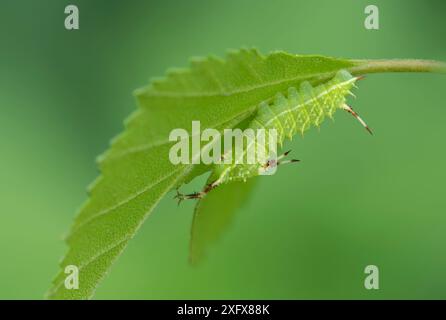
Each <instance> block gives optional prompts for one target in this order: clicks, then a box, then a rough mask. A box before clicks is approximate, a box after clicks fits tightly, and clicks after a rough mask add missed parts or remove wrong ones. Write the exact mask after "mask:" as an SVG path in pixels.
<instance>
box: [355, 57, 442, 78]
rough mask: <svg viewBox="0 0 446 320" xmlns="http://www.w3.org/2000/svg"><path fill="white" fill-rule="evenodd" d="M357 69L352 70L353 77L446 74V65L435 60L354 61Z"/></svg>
mask: <svg viewBox="0 0 446 320" xmlns="http://www.w3.org/2000/svg"><path fill="white" fill-rule="evenodd" d="M352 61H353V62H355V63H357V64H358V65H357V66H356V67H353V68H350V69H349V71H350V72H351V73H352V74H353V75H362V74H366V73H381V72H434V73H446V63H444V62H440V61H434V60H416V59H402V60H400V59H395V60H352Z"/></svg>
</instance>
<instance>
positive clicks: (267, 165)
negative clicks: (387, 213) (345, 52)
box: [176, 70, 371, 201]
mask: <svg viewBox="0 0 446 320" xmlns="http://www.w3.org/2000/svg"><path fill="white" fill-rule="evenodd" d="M359 79H360V77H353V76H352V75H351V74H350V73H348V72H347V71H344V70H342V71H339V72H338V73H337V74H336V76H335V77H334V78H332V79H331V80H329V81H327V82H325V83H323V84H320V85H318V86H316V87H313V86H311V84H310V83H309V82H303V83H302V84H301V86H300V87H299V88H298V89H297V88H295V87H290V88H289V89H288V91H287V92H286V94H283V93H277V94H276V96H275V97H274V98H273V99H272V102H271V103H268V102H262V103H260V104H259V107H258V110H257V113H256V115H255V116H254V118H253V119H252V120H251V122H250V124H249V125H248V128H250V129H253V130H254V132H256V133H257V135H256V139H254V140H253V141H254V142H251V145H249V144H248V145H247V146H246V147H244V150H243V154H242V155H241V156H242V157H244V156H245V155H246V153H247V150H248V149H249V148H253V147H255V148H259V145H257V144H258V141H259V139H258V138H261V137H260V136H259V134H260V132H264V133H265V134H264V135H265V136H264V137H263V138H264V139H265V141H268V139H270V138H271V137H270V135H271V133H270V132H275V133H276V137H275V138H276V141H277V144H278V145H279V146H282V144H283V142H284V141H285V139H292V137H293V136H294V135H296V134H300V135H303V134H304V132H305V131H307V130H309V129H310V128H311V127H319V126H320V125H321V124H322V122H323V121H324V120H325V119H326V118H332V117H333V115H334V113H335V112H336V110H338V109H342V110H345V111H347V112H349V113H350V114H352V115H353V116H354V117H355V118H357V119H358V121H360V122H361V123H362V124H363V126H364V127H365V128H366V129H367V130H369V132H371V131H370V129H369V128H368V126H367V125H366V124H365V122H364V121H363V120H362V119H361V118H360V117H359V116H358V115H357V113H355V112H354V111H353V109H352V108H351V107H349V106H348V105H347V104H346V97H347V95H352V92H351V90H352V88H353V87H356V86H355V82H356V81H357V80H359ZM257 129H264V130H257ZM270 129H273V130H272V131H271V130H270ZM252 144H255V145H252ZM263 148H264V150H263V151H264V152H265V154H268V155H269V157H268V159H266V160H265V161H258V162H255V163H251V164H250V163H246V162H243V161H240V160H243V159H233V161H232V162H231V163H230V164H225V163H222V164H214V165H213V168H212V173H211V176H210V178H209V180H208V181H212V182H210V183H209V184H207V185H206V186H205V188H204V189H203V190H202V191H201V192H196V193H192V194H189V195H182V194H180V193H178V194H177V196H176V198H178V199H179V201H181V200H183V199H198V198H202V197H203V196H204V195H206V194H207V193H208V192H210V191H211V190H212V189H214V188H215V187H217V186H219V185H221V184H225V183H230V182H233V181H246V180H247V179H249V178H251V177H255V176H258V175H263V174H265V172H267V171H268V170H272V169H274V170H275V169H276V168H277V167H278V166H279V165H281V164H285V163H291V162H298V160H296V159H293V160H283V158H284V157H285V156H287V155H288V153H289V152H286V153H284V154H283V155H281V156H279V157H277V155H274V154H273V155H271V153H272V150H271V149H270V148H269V144H268V143H266V144H264V145H263ZM256 151H258V150H257V149H256Z"/></svg>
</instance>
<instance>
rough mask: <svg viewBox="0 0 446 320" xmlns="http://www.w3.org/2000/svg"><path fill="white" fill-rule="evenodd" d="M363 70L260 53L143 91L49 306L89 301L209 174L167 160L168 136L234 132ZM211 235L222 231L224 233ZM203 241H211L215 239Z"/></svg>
mask: <svg viewBox="0 0 446 320" xmlns="http://www.w3.org/2000/svg"><path fill="white" fill-rule="evenodd" d="M361 63H362V62H358V61H349V60H340V59H334V58H328V57H323V56H298V55H292V54H287V53H284V52H277V53H272V54H270V55H268V56H262V55H260V54H259V53H258V52H257V51H255V50H241V51H237V52H231V53H229V54H228V56H227V58H226V60H220V59H217V58H214V57H209V58H206V59H200V60H194V61H193V62H192V63H191V66H190V69H187V70H177V71H171V72H169V73H168V75H167V77H166V78H164V79H160V80H154V81H152V83H151V84H150V85H149V86H148V87H147V88H144V89H141V90H138V91H137V92H136V96H137V99H138V103H139V108H138V110H137V111H136V112H135V113H134V114H133V115H132V116H130V118H129V119H128V120H127V121H126V126H125V131H124V132H123V133H122V134H121V135H120V136H118V137H117V138H116V139H114V140H113V142H112V144H111V147H110V149H109V150H108V151H107V152H106V153H105V154H104V155H103V156H102V157H101V158H100V159H99V161H98V162H99V168H100V171H101V176H100V177H99V178H98V179H97V180H96V181H95V183H93V185H92V186H91V187H90V189H89V195H90V196H89V199H88V201H87V202H86V203H85V204H84V206H83V207H82V208H81V210H80V212H79V213H78V215H77V217H76V219H75V221H74V223H73V225H72V227H71V230H70V232H69V235H68V237H67V239H66V242H67V244H68V247H69V249H68V253H67V254H66V256H65V257H64V259H63V260H62V262H61V264H60V267H61V271H60V273H59V274H58V275H57V277H56V278H55V280H54V283H53V286H52V288H51V289H50V291H49V293H48V296H49V298H52V299H88V298H91V297H92V296H93V294H94V291H95V288H96V287H97V285H98V283H99V282H100V280H101V279H102V278H103V277H104V276H105V274H106V273H107V272H108V271H109V269H110V267H111V265H112V264H113V262H114V261H115V259H116V258H117V257H118V256H119V255H120V254H121V253H122V251H123V250H124V249H125V247H126V245H127V243H128V241H129V240H130V239H131V238H132V237H133V236H134V235H135V233H136V232H137V230H138V229H139V227H140V226H141V224H142V223H143V222H144V220H145V219H146V218H147V217H148V216H149V214H150V213H151V212H152V210H153V209H154V208H155V207H156V205H157V203H158V202H159V201H160V200H161V199H162V198H163V196H164V195H165V194H166V193H167V192H169V191H170V190H171V189H173V188H174V187H176V186H179V185H181V184H182V183H184V182H187V181H189V180H191V179H193V178H194V177H195V176H196V175H198V174H199V173H202V172H204V171H206V168H203V167H193V166H191V165H178V166H174V165H172V164H171V163H170V161H169V159H168V154H169V149H170V147H171V145H172V144H173V143H170V142H169V141H168V136H169V133H170V131H171V130H172V129H174V128H185V129H190V126H191V122H192V120H199V121H200V122H201V127H202V129H205V128H216V129H218V130H223V129H224V128H232V127H234V126H236V125H237V124H238V123H240V122H241V121H243V120H244V119H246V118H247V117H248V116H249V115H251V114H252V113H253V112H254V111H255V110H256V108H257V106H258V104H259V103H260V102H261V101H270V99H272V97H273V96H274V95H275V94H276V93H278V92H285V91H286V90H287V89H288V88H289V87H291V86H295V87H298V86H299V85H300V83H301V82H303V81H305V80H308V81H310V82H311V83H312V84H316V83H320V82H322V81H324V80H326V79H329V78H331V77H332V76H333V75H334V74H335V73H336V72H337V71H338V70H341V69H349V70H352V69H353V68H355V67H358V66H360V65H361ZM194 156H197V155H192V157H194ZM230 191H231V190H227V192H230ZM222 192H223V191H222ZM209 201H211V200H209ZM234 203H235V202H234ZM202 206H203V207H204V206H206V203H203V204H202ZM233 207H234V208H235V207H236V205H234V206H233ZM201 210H203V209H201V206H200V207H198V208H197V214H198V217H197V218H196V221H195V224H194V225H195V227H196V230H200V229H203V227H202V226H200V224H201V222H200V217H199V215H200V212H201ZM222 210H223V209H222ZM203 212H205V211H204V210H203ZM203 221H205V220H203ZM217 224H219V225H220V222H218V223H217ZM221 225H223V223H222V224H221ZM214 229H215V230H216V231H218V230H219V229H220V226H218V227H216V228H214ZM197 237H198V238H200V236H197ZM202 238H203V239H204V241H208V239H209V240H210V238H211V237H210V236H209V235H205V236H202ZM193 245H194V246H195V244H193ZM201 247H202V244H199V241H198V242H197V244H196V248H197V252H199V253H200V252H201V251H202V249H201ZM67 265H76V266H77V267H78V268H79V289H78V290H67V289H66V288H65V286H64V280H65V276H66V275H65V273H64V269H65V267H66V266H67Z"/></svg>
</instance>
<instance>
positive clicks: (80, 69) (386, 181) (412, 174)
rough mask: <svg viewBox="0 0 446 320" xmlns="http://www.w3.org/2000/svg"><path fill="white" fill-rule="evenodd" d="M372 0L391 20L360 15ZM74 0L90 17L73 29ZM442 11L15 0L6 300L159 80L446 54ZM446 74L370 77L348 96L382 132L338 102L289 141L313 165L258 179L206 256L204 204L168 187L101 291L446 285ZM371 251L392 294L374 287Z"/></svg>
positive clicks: (312, 294) (3, 69) (2, 60)
mask: <svg viewBox="0 0 446 320" xmlns="http://www.w3.org/2000/svg"><path fill="white" fill-rule="evenodd" d="M371 3H373V4H375V5H378V7H379V9H380V30H378V31H369V30H366V29H365V28H364V27H363V22H364V19H365V14H364V8H365V7H366V5H368V4H371ZM68 4H76V5H78V7H79V10H80V30H78V31H67V30H65V29H64V19H65V14H64V8H65V6H66V5H68ZM445 11H446V2H445V1H442V0H438V1H433V0H432V1H426V0H416V1H415V0H414V1H404V0H394V1H384V0H374V1H368V0H367V1H366V0H342V1H331V0H318V1H298V0H289V1H285V0H275V1H272V0H269V1H264V0H242V1H241V0H225V1H208V0H189V1H181V0H176V1H174V0H162V1H161V0H158V1H142V0H141V1H137V0H129V1H110V0H95V1H91V0H71V1H65V0H63V1H61V0H53V1H50V0H40V1H32V0H28V1H23V0H2V1H1V4H0V41H1V42H0V141H1V144H0V146H1V149H0V155H1V157H0V257H1V258H0V298H3V299H17V298H25V299H31V298H36V299H40V298H43V295H44V293H45V291H46V290H47V289H48V288H49V285H50V281H51V279H52V278H53V276H54V275H55V274H56V272H57V270H58V261H59V259H60V258H61V257H62V255H63V254H64V253H65V250H66V247H65V245H64V243H63V241H62V237H63V235H64V232H66V231H67V230H68V228H69V226H70V224H71V221H72V219H73V217H74V214H75V212H76V210H77V208H78V207H79V206H80V205H81V204H82V202H83V201H84V200H85V198H86V192H85V188H86V186H87V185H88V184H89V183H90V182H91V181H92V180H93V179H94V178H95V177H96V176H97V170H96V166H95V163H94V160H95V157H96V156H97V155H98V154H100V153H102V152H103V151H104V150H105V149H106V148H107V145H108V141H109V140H110V138H112V137H113V136H114V135H116V134H117V133H119V132H120V131H121V130H122V121H123V119H124V118H125V117H126V116H127V115H128V114H129V113H130V112H132V111H133V110H134V109H135V106H136V104H135V101H134V98H133V96H132V91H133V90H134V89H135V88H138V87H141V86H144V85H145V84H147V82H148V80H149V78H150V77H154V76H159V75H162V74H163V73H164V71H165V69H167V68H169V67H173V66H180V67H181V66H186V65H187V61H188V58H189V57H191V56H197V55H198V56H199V55H207V54H216V55H220V56H222V55H224V53H225V51H226V50H227V49H230V48H239V47H242V46H248V47H251V46H254V47H257V48H259V49H260V50H261V51H262V52H264V53H267V52H269V51H272V50H276V49H283V50H286V51H289V52H292V53H300V54H325V55H332V56H337V57H351V58H428V59H439V60H446V43H445V41H444V40H445V39H446V20H445V19H444V13H445ZM445 84H446V77H445V76H441V75H432V74H384V75H372V76H369V77H367V79H366V80H365V81H362V82H361V83H360V89H359V90H357V91H356V94H357V96H358V98H357V99H356V100H353V101H351V103H352V105H353V106H354V107H355V108H356V109H357V110H358V111H359V112H360V113H361V115H362V116H363V117H364V118H365V119H366V120H367V121H368V123H369V124H370V126H371V127H372V128H373V129H374V131H375V136H373V137H371V136H369V135H367V133H366V132H365V131H364V130H363V129H362V128H361V127H360V125H359V124H358V123H356V122H355V121H354V119H352V118H351V117H350V116H348V115H344V114H338V115H337V117H336V122H335V123H332V122H327V123H325V124H324V125H323V127H322V129H321V131H320V132H318V131H317V130H313V131H311V132H310V133H309V134H308V135H307V136H305V138H304V139H301V138H298V139H295V140H294V141H293V142H292V143H289V147H290V148H291V149H293V153H294V154H295V155H296V156H297V157H298V158H299V159H302V160H303V162H302V163H301V164H299V165H298V166H285V167H284V168H281V170H279V171H278V173H277V174H276V175H274V176H271V177H269V176H268V177H264V178H262V179H260V183H259V185H258V186H257V188H256V189H255V192H254V194H253V196H252V197H251V198H250V200H249V201H248V203H247V205H246V206H245V207H244V208H243V209H242V210H240V212H239V213H238V215H237V218H236V220H235V221H234V223H233V224H232V227H231V229H230V230H229V231H228V233H227V234H226V235H225V236H224V237H223V238H222V239H221V240H220V241H219V242H218V243H217V244H216V245H214V246H213V248H212V249H213V250H211V251H210V253H209V255H208V257H207V259H206V260H205V261H204V262H203V263H202V264H201V265H200V266H198V267H195V268H192V267H190V266H189V265H188V261H187V255H188V241H189V233H190V224H191V219H192V208H193V203H192V202H188V203H183V205H182V206H180V207H177V206H176V203H175V202H174V201H173V200H172V197H171V195H168V196H167V197H166V198H165V199H164V200H163V201H162V202H161V203H160V205H159V206H158V208H156V210H155V211H154V212H153V214H152V215H151V217H150V218H149V219H148V220H147V221H146V223H145V225H144V226H143V227H142V229H141V230H140V232H139V233H138V235H137V236H136V237H135V239H133V240H132V241H131V242H130V245H129V246H128V248H127V250H126V251H125V252H124V254H123V255H122V256H121V258H120V259H118V261H117V263H116V264H115V265H114V267H113V268H112V270H111V273H110V274H109V275H108V276H107V278H106V279H105V280H104V281H103V282H102V284H101V286H100V287H99V289H98V291H97V294H96V298H101V299H105V298H137V299H140V298H144V299H146V298H147V299H152V298H156V299H164V298H178V299H186V298H191V299H194V298H234V299H238V298H246V299H262V298H273V299H296V298H297V299H299V298H323V299H326V298H340V299H342V298H359V299H376V298H446V274H445V270H446V256H445V243H446V210H445V208H446V197H445V195H444V193H445V181H446V168H445V166H444V163H445V157H446V149H445V142H444V138H445V136H446V127H445V121H446V108H445V102H444V90H445ZM195 187H197V188H198V185H197V184H196V185H195ZM190 188H192V189H193V188H194V186H191V187H190ZM172 196H173V194H172ZM369 264H374V265H377V266H378V267H379V268H380V287H381V288H380V289H379V290H372V291H368V290H366V289H364V286H363V281H364V277H365V275H364V267H365V266H366V265H369Z"/></svg>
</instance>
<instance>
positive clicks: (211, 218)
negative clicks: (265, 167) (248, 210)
mask: <svg viewBox="0 0 446 320" xmlns="http://www.w3.org/2000/svg"><path fill="white" fill-rule="evenodd" d="M256 180H257V179H249V180H248V181H246V182H234V183H231V184H227V185H223V186H221V187H218V188H216V189H215V190H213V191H212V192H210V193H208V194H207V195H206V196H205V197H204V198H203V199H200V200H199V201H198V202H197V205H196V207H195V212H194V219H193V221H192V231H191V240H190V253H189V259H190V262H191V264H193V265H196V264H198V263H199V262H200V261H201V260H202V259H203V258H204V256H205V255H206V252H207V248H208V247H209V246H210V245H211V244H213V243H214V242H216V241H217V240H218V239H219V238H220V237H221V236H222V234H223V233H224V232H225V231H226V229H227V228H228V227H229V226H230V224H231V223H232V222H233V220H234V215H235V213H236V212H237V210H240V209H241V208H242V206H243V205H244V203H245V202H246V200H247V199H248V197H249V195H250V193H251V192H252V189H253V188H254V185H255V182H256ZM209 182H212V181H210V180H209V181H208V183H209Z"/></svg>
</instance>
